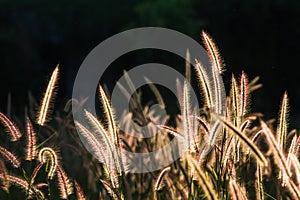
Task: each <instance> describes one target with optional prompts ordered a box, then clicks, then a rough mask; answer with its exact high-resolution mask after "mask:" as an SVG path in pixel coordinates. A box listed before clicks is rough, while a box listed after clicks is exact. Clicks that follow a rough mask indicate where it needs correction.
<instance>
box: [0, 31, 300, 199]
mask: <svg viewBox="0 0 300 200" xmlns="http://www.w3.org/2000/svg"><path fill="white" fill-rule="evenodd" d="M202 39H203V44H204V45H205V47H206V49H207V53H208V55H209V58H210V61H211V62H210V65H211V67H210V69H211V71H207V69H206V68H205V67H204V66H203V64H202V63H201V61H199V60H197V59H195V62H194V63H193V66H194V68H192V67H191V65H190V60H191V58H190V54H189V52H188V51H187V54H186V56H187V62H186V64H185V69H186V81H185V82H184V83H182V84H180V82H179V81H177V90H178V91H177V92H178V94H179V96H180V99H179V101H180V110H181V113H180V114H178V115H176V116H165V117H162V116H157V115H156V113H155V112H154V111H151V110H150V109H149V108H150V105H149V104H146V105H144V104H142V99H141V97H142V95H141V91H140V90H138V91H133V90H134V88H135V87H134V83H133V81H132V80H131V79H130V77H129V75H128V73H127V72H124V76H125V80H126V83H127V85H128V87H125V86H124V85H121V84H119V83H117V86H118V87H119V88H120V90H121V91H122V92H123V93H124V96H125V97H126V98H128V100H130V101H129V102H130V112H129V113H125V114H123V116H122V118H121V120H120V121H119V122H118V123H117V121H116V120H115V116H114V107H113V105H111V102H110V99H109V94H108V93H107V92H105V90H104V89H103V88H104V87H103V86H101V85H99V88H98V93H99V102H100V103H101V106H102V114H103V116H102V119H103V121H101V120H99V119H98V117H97V116H93V115H92V114H91V113H90V112H89V111H88V110H85V117H86V119H87V121H88V122H89V124H82V123H80V122H78V121H75V122H73V119H72V115H71V113H70V111H69V106H68V105H70V102H71V101H75V102H77V100H75V99H73V100H70V102H67V105H66V107H65V111H64V112H57V113H58V114H57V115H56V116H54V117H53V116H52V117H51V115H52V112H51V110H52V104H53V100H54V96H55V92H56V90H57V80H58V75H59V68H58V66H57V67H56V68H55V69H54V71H53V73H52V76H51V78H50V80H49V83H48V87H47V89H46V92H45V94H44V97H43V99H42V101H41V105H40V109H39V111H38V113H37V114H36V116H31V115H30V113H32V112H28V113H29V114H28V113H26V120H25V125H24V127H25V128H24V130H25V131H26V134H22V128H20V126H19V125H17V123H15V122H14V120H13V118H9V117H8V116H7V115H6V114H5V113H3V112H1V113H0V122H1V124H2V125H3V128H4V129H5V131H6V132H7V134H8V136H9V139H10V140H9V141H8V142H7V143H4V142H3V144H2V143H1V146H0V183H1V191H0V197H1V199H2V198H4V199H9V198H10V199H20V198H24V199H79V200H85V199H95V198H100V199H115V200H117V199H184V200H188V199H211V200H215V199H222V200H223V199H225V200H227V199H233V200H242V199H257V200H264V199H300V162H299V148H300V136H299V133H298V132H297V131H296V130H292V131H290V132H289V129H288V110H289V103H288V102H289V98H288V95H287V93H284V95H283V98H282V103H281V106H280V109H279V110H280V111H279V116H278V122H277V125H273V124H272V123H271V121H272V120H267V119H264V117H263V115H262V114H261V113H252V112H251V106H250V102H251V101H250V100H251V93H252V92H254V91H255V90H257V89H259V88H260V87H262V84H260V83H258V81H259V77H256V78H254V79H253V80H252V81H250V80H249V79H248V77H247V74H246V73H245V72H244V71H243V72H241V74H240V75H239V76H236V75H234V74H232V78H231V87H230V92H229V93H228V96H227V97H226V105H224V104H223V102H222V99H223V92H222V91H223V88H222V77H221V76H222V73H223V72H224V71H225V67H224V62H223V59H222V58H221V54H220V52H219V50H218V48H217V45H216V44H215V42H214V40H213V39H212V38H211V37H210V36H209V35H208V34H207V33H206V32H202ZM194 74H195V75H196V77H197V80H198V85H199V87H200V90H201V92H202V100H203V102H204V103H203V108H202V109H200V111H199V112H196V111H195V109H194V107H193V105H191V100H190V91H191V88H190V86H189V84H188V83H191V82H192V81H191V79H192V78H193V77H194V76H193V75H194ZM145 79H146V81H147V82H149V83H150V84H149V88H150V90H151V91H152V92H153V94H154V96H155V97H156V98H157V103H158V104H159V105H160V106H161V107H162V108H166V102H165V100H164V99H163V95H161V94H160V93H159V90H158V88H157V87H156V86H155V85H154V84H151V81H150V80H149V79H147V78H145ZM126 88H129V90H131V91H130V92H128V91H127V89H126ZM130 93H133V95H130ZM77 105H78V107H83V106H84V101H83V102H77ZM61 113H63V114H61ZM171 117H174V118H175V121H176V124H175V125H174V126H171V125H170V123H169V121H168V120H169V119H170V118H171ZM32 119H36V120H32ZM50 119H53V123H50ZM35 121H36V122H35ZM130 121H134V122H135V123H136V124H138V125H139V126H135V127H132V124H131V123H129V122H130ZM146 124H148V127H149V129H148V130H145V129H142V128H140V126H144V125H146ZM75 127H76V129H75ZM120 127H123V128H122V130H121V128H120ZM77 130H78V131H79V133H80V134H81V136H82V138H84V140H85V141H86V144H88V146H89V148H90V149H89V150H90V151H91V152H92V153H93V154H94V157H91V156H90V155H89V153H88V151H87V150H86V149H85V148H84V146H83V144H82V143H81V141H80V139H79V137H78V134H77V132H76V131H77ZM132 131H136V132H139V133H140V134H148V133H147V131H158V133H157V134H156V135H155V136H154V137H151V138H143V139H141V138H138V137H133V136H132V135H130V133H132ZM24 135H25V136H26V138H24V137H23V136H24ZM174 138H177V139H178V141H179V142H178V148H181V147H182V146H181V145H182V144H184V145H185V147H187V152H185V154H184V155H183V156H182V157H181V158H180V159H178V160H176V161H174V162H173V163H172V164H170V165H169V166H165V167H164V168H163V169H161V170H158V171H155V172H149V173H139V174H134V173H130V172H128V170H127V169H128V166H127V164H128V162H129V161H130V160H129V159H130V158H127V157H122V154H121V153H120V149H124V150H127V151H133V152H141V153H147V152H152V151H155V150H157V149H159V148H161V147H163V146H165V145H166V144H168V143H170V141H171V140H173V139H174ZM14 144H16V145H14ZM12 147H18V148H19V147H22V149H23V151H22V150H21V151H19V150H18V149H17V151H14V150H12V149H13V148H12ZM58 152H59V153H58ZM65 152H67V153H68V154H69V156H63V155H65V154H66V153H65ZM19 154H22V155H19ZM61 154H62V155H61ZM69 157H70V158H71V159H75V160H76V161H78V160H80V167H79V168H77V169H74V170H73V169H72V167H75V165H73V164H74V163H75V162H73V160H68V159H70V158H69ZM70 165H71V166H72V167H70ZM145 167H146V166H145ZM76 170H80V171H76ZM78 172H80V173H78ZM70 174H72V175H73V176H79V177H80V179H78V182H77V181H76V180H75V179H73V178H71V177H72V176H69V175H70ZM245 174H246V176H245ZM79 182H80V183H81V184H79ZM80 185H81V186H82V187H81V186H80ZM17 188H19V189H20V190H18V191H22V192H18V193H16V192H14V191H15V190H16V189H17Z"/></svg>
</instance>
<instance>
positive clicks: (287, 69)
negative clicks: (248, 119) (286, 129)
mask: <svg viewBox="0 0 300 200" xmlns="http://www.w3.org/2000/svg"><path fill="white" fill-rule="evenodd" d="M299 10H300V1H297V0H294V1H292V0H290V1H285V0H264V1H261V0H251V1H237V0H227V1H208V0H200V1H196V0H164V1H161V0H152V1H146V0H127V1H124V0H123V1H122V0H114V1H111V0H104V1H96V0H93V1H80V0H73V1H66V0H61V1H41V0H39V1H34V0H27V1H22V0H16V1H12V0H0V75H1V83H0V87H1V101H0V110H1V111H4V112H5V111H6V107H7V106H6V105H7V101H8V100H7V96H8V94H9V93H10V94H11V103H12V113H13V114H16V115H21V114H24V106H26V105H27V103H28V91H31V93H32V95H33V96H34V97H36V98H37V99H39V98H40V97H41V96H42V93H43V91H44V89H45V87H46V85H47V80H48V79H47V78H49V76H50V74H51V72H52V70H53V69H54V67H55V65H56V64H57V63H59V64H60V66H61V71H62V73H61V78H60V82H59V93H58V98H57V104H58V105H60V106H63V104H64V103H66V101H67V100H68V99H69V98H71V92H72V85H73V81H74V79H75V77H76V73H77V70H78V69H79V67H80V64H81V63H82V61H83V60H84V58H85V57H86V56H87V55H88V53H89V52H90V51H91V50H92V49H93V48H94V47H95V46H96V45H98V44H99V43H100V42H102V41H103V40H105V39H106V38H108V37H110V36H112V35H114V34H116V33H119V32H120V31H124V30H128V29H130V28H136V27H142V26H159V27H165V28H171V29H174V30H178V31H180V32H182V33H184V34H186V35H188V36H191V37H192V38H194V39H195V40H197V41H199V42H201V37H200V34H201V31H202V30H206V31H207V32H208V33H210V35H211V36H212V37H213V38H214V39H215V41H216V44H217V46H218V47H219V49H220V52H221V55H222V56H223V58H224V62H225V64H226V72H225V73H224V80H225V83H226V85H228V84H229V80H230V76H231V74H232V73H234V74H235V75H237V76H238V75H239V74H240V73H241V71H242V70H244V71H245V72H246V73H247V74H248V75H249V78H250V79H252V78H254V77H255V76H260V77H261V80H260V82H261V83H262V84H263V88H261V89H260V90H259V91H256V92H255V93H253V95H252V102H251V104H252V111H253V112H262V113H264V114H265V117H266V118H267V119H269V118H272V117H277V114H278V110H279V104H280V101H281V97H282V95H283V92H284V91H285V90H287V91H288V93H289V96H290V98H291V100H290V104H291V105H290V108H291V110H290V115H291V117H290V122H291V123H290V126H291V128H297V129H298V128H299V127H300V124H299V119H300V104H298V102H299V100H300V89H298V87H299V85H300V79H299V73H297V71H298V68H299V67H300V66H299V55H298V54H299V52H300V47H299V45H300V40H299V36H300V12H299ZM146 55H147V56H146ZM164 55H165V56H166V57H168V56H170V55H166V53H165V52H149V51H148V52H147V51H146V52H140V51H139V52H134V53H132V54H130V55H127V58H126V55H125V57H124V58H120V60H119V61H116V63H115V65H116V67H115V68H114V69H113V70H111V71H110V73H112V72H115V73H120V72H122V67H124V68H126V67H127V68H128V67H130V66H134V65H136V64H141V63H146V62H153V59H154V60H156V61H161V62H163V63H166V64H169V65H172V64H173V65H175V66H176V67H178V66H184V62H183V61H182V62H181V61H178V62H175V61H177V60H178V59H177V58H175V56H174V55H173V57H174V59H171V60H170V59H166V58H164ZM121 66H122V67H121ZM116 76H117V75H116V74H113V75H112V76H109V77H116ZM108 79H109V78H108ZM108 81H110V82H113V81H112V80H108ZM227 91H228V88H227Z"/></svg>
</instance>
